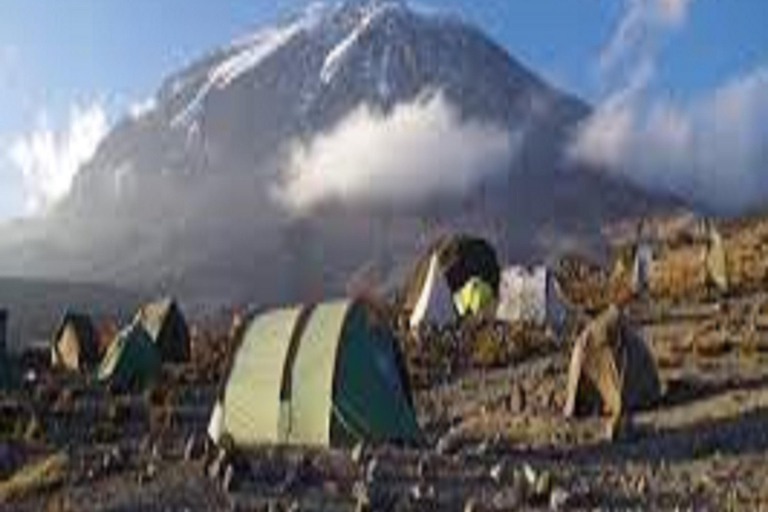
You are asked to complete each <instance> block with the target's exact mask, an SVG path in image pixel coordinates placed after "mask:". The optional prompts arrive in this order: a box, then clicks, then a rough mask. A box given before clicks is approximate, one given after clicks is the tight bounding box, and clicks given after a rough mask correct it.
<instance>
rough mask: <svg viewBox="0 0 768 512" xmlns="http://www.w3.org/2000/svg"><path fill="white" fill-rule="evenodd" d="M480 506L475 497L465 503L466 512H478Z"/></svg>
mask: <svg viewBox="0 0 768 512" xmlns="http://www.w3.org/2000/svg"><path fill="white" fill-rule="evenodd" d="M478 510H479V507H478V506H477V500H476V499H475V498H469V499H468V500H467V501H466V502H465V503H464V512H477V511H478Z"/></svg>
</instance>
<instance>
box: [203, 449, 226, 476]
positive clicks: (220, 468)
mask: <svg viewBox="0 0 768 512" xmlns="http://www.w3.org/2000/svg"><path fill="white" fill-rule="evenodd" d="M228 461H229V455H228V453H227V451H226V450H220V451H219V453H218V454H217V455H216V458H214V459H213V462H211V465H210V466H208V477H209V478H211V479H212V480H216V479H219V478H221V476H222V473H223V472H224V469H225V466H226V463H227V462H228Z"/></svg>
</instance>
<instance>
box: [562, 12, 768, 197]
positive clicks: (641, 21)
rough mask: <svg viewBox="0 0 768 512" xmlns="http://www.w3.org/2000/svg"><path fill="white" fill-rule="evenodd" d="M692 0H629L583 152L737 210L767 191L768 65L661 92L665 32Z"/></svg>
mask: <svg viewBox="0 0 768 512" xmlns="http://www.w3.org/2000/svg"><path fill="white" fill-rule="evenodd" d="M692 4H693V2H692V0H627V2H626V10H625V13H624V16H623V17H622V20H621V22H620V23H619V25H618V27H617V30H616V32H615V33H614V34H613V36H612V37H611V39H610V41H609V43H608V44H607V45H606V47H605V49H604V50H603V52H602V53H601V54H600V56H599V65H600V70H601V81H602V85H603V87H604V88H605V89H606V90H608V93H607V94H606V95H605V96H604V98H603V99H602V100H601V101H600V102H599V103H598V105H597V107H596V108H595V111H594V113H593V115H592V116H591V117H590V118H588V119H587V120H586V121H585V122H584V123H582V126H581V128H580V130H579V132H578V134H577V137H576V139H575V141H574V143H573V144H572V146H571V148H570V151H569V154H570V156H571V157H572V158H574V159H575V160H577V161H579V162H582V163H586V164H589V165H594V166H598V167H601V168H603V169H606V170H608V171H609V172H616V173H620V174H622V175H623V176H625V177H626V178H628V179H629V180H631V181H633V182H634V183H636V184H638V185H640V186H643V187H645V188H647V189H650V190H654V191H660V192H665V193H673V194H676V195H678V196H680V197H683V198H686V199H689V200H692V201H694V202H696V203H697V204H701V205H707V206H710V207H715V208H717V209H720V210H721V211H728V212H736V211H739V210H740V209H743V208H745V207H749V206H752V205H754V204H755V203H756V202H758V201H760V200H762V199H765V197H766V195H768V194H767V193H768V172H766V171H768V66H763V67H758V68H757V69H755V70H753V71H752V72H750V73H747V74H744V75H742V76H738V77H733V78H731V79H729V80H727V81H726V82H725V83H723V84H722V85H721V86H719V87H717V88H715V89H713V90H711V91H705V92H703V93H700V94H699V95H698V96H697V97H695V98H693V99H691V100H689V101H686V102H679V101H678V102H673V101H670V100H669V99H667V98H660V97H652V96H651V94H650V92H649V87H648V86H649V84H650V83H651V82H652V81H653V80H654V79H655V69H656V62H657V60H658V57H659V46H660V45H659V44H658V43H659V41H660V39H661V38H662V37H663V36H664V35H665V34H666V33H667V32H668V31H670V30H673V29H679V28H680V27H681V26H683V25H684V23H685V21H686V20H687V17H688V14H689V12H690V8H691V6H692Z"/></svg>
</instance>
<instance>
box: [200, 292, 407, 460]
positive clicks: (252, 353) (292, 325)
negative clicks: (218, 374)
mask: <svg viewBox="0 0 768 512" xmlns="http://www.w3.org/2000/svg"><path fill="white" fill-rule="evenodd" d="M208 431H209V434H210V435H211V437H212V439H213V440H214V441H215V442H219V441H220V440H221V439H222V437H224V436H228V437H230V438H231V441H233V442H234V444H235V445H236V446H240V447H248V446H256V445H261V444H294V445H306V446H350V445H353V444H355V443H357V442H359V441H366V442H373V443H377V442H403V443H414V442H416V441H418V439H419V437H420V431H419V427H418V424H417V422H416V416H415V414H414V411H413V407H412V403H411V398H410V390H409V386H408V381H407V375H406V373H405V371H404V367H403V365H402V360H401V357H400V353H399V349H398V345H397V341H396V340H395V338H394V337H393V335H392V333H391V331H390V330H389V328H388V327H387V326H386V325H385V324H384V323H380V322H378V321H377V319H376V317H375V314H374V313H373V312H372V311H371V309H370V308H369V306H368V305H366V304H365V303H363V302H361V301H336V302H329V303H323V304H320V305H317V306H314V307H305V308H300V307H296V308H290V309H280V310H275V311H271V312H268V313H265V314H262V315H259V316H256V317H254V318H253V319H252V320H251V321H250V322H249V323H248V324H247V325H246V326H245V328H244V330H243V333H242V336H241V338H240V340H239V347H238V348H237V350H236V352H235V353H234V354H233V359H232V362H231V366H230V369H229V371H228V374H227V375H226V376H225V380H224V382H223V386H222V389H221V392H220V396H219V400H218V402H217V404H216V406H215V407H214V411H213V413H212V415H211V422H210V424H209V429H208Z"/></svg>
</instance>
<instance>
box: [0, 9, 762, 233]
mask: <svg viewBox="0 0 768 512" xmlns="http://www.w3.org/2000/svg"><path fill="white" fill-rule="evenodd" d="M413 3H415V4H417V5H420V6H424V7H428V8H430V9H438V10H441V11H446V12H452V13H458V14H459V15H461V16H463V17H464V18H466V19H467V20H469V21H470V22H472V23H474V24H476V25H478V26H480V27H481V28H482V29H484V30H485V31H486V32H487V33H488V34H489V35H490V36H492V37H493V38H494V39H495V40H496V41H498V42H499V43H500V44H501V45H503V46H504V47H505V48H506V49H507V50H508V51H509V52H510V54H511V55H513V56H514V57H515V58H517V59H518V60H520V61H521V62H522V63H523V64H525V65H527V66H528V67H530V68H531V69H532V70H533V71H534V72H536V73H538V74H539V75H541V76H542V77H543V78H545V79H546V80H548V81H549V82H550V83H552V84H554V85H556V86H558V87H560V88H562V89H565V90H566V91H568V92H571V93H573V94H575V95H578V96H580V97H582V98H584V99H585V100H587V101H589V102H590V103H592V104H593V105H596V106H597V105H601V104H603V103H609V104H610V100H611V99H612V98H614V97H615V96H616V95H617V92H621V91H625V90H627V89H631V88H632V84H633V82H634V81H635V78H634V73H635V71H637V70H644V71H648V70H650V71H648V72H646V73H645V75H644V78H643V79H642V90H643V94H644V95H645V97H646V98H647V97H652V98H654V101H657V100H659V101H660V100H665V101H668V102H682V103H683V104H685V103H686V102H695V101H698V100H697V98H702V97H706V95H708V94H710V92H711V91H716V90H718V88H722V87H723V86H724V84H728V83H729V81H732V80H734V77H744V76H751V75H750V74H754V73H755V71H756V70H759V69H765V67H766V66H768V30H765V22H766V21H767V20H768V1H766V0H729V1H724V0H535V1H534V0H525V1H524V0H514V1H512V0H482V1H478V0H445V1H438V0H418V1H417V2H413ZM305 4H307V2H306V1H303V0H277V1H275V0H270V1H267V0H207V1H202V0H162V1H158V0H67V1H66V2H62V1H51V0H2V2H0V219H3V218H10V217H16V216H21V215H25V214H29V213H30V212H34V211H37V210H39V209H40V208H44V207H45V206H46V201H48V200H49V199H50V198H51V197H59V196H61V194H62V193H64V192H65V191H66V189H67V187H68V184H69V182H70V181H71V177H72V175H74V173H75V172H76V171H77V167H78V165H79V163H80V162H81V161H82V160H83V159H87V157H88V156H89V155H90V154H92V153H93V151H94V149H95V144H96V143H97V142H98V140H99V138H100V137H101V136H102V135H103V134H104V133H105V132H106V131H107V130H108V128H109V126H110V125H111V124H113V123H114V122H115V121H116V120H117V119H119V118H121V117H123V116H125V115H128V113H129V112H130V111H131V109H133V108H137V107H138V106H139V105H141V104H142V102H144V101H145V100H146V99H147V98H150V97H151V96H152V94H153V93H154V91H155V90H156V89H157V88H158V87H159V85H160V83H161V81H162V80H163V78H164V77H166V76H167V75H169V74H170V73H172V72H174V71H176V70H178V69H180V68H182V67H183V66H184V65H186V64H188V63H190V62H192V61H194V60H195V59H196V58H198V57H200V56H202V55H204V54H205V53H207V52H209V51H210V50H211V49H213V48H215V47H217V46H220V45H223V44H226V43H227V42H228V41H230V40H232V39H234V38H236V37H238V36H240V35H242V34H244V33H247V32H248V31H250V30H253V29H255V28H257V27H258V26H260V25H262V24H265V23H268V22H270V21H272V20H275V19H278V18H280V17H281V16H285V15H287V14H291V13H294V12H297V11H299V10H300V9H302V8H303V7H304V5H305ZM643 4H648V5H650V4H654V5H655V4H658V5H659V6H663V9H664V15H663V16H661V17H660V18H661V19H660V20H655V21H648V20H645V22H642V21H640V22H638V19H640V18H642V16H643V8H642V7H640V6H642V5H643ZM646 15H647V12H646ZM633 16H634V25H633ZM633 52H634V53H638V52H639V53H641V54H642V55H641V56H640V57H636V56H634V57H633V56H632V55H629V54H630V53H633ZM617 61H619V62H618V63H617ZM649 63H650V65H649V66H647V67H644V66H643V65H644V64H649ZM625 68H628V69H625ZM617 75H618V76H619V78H616V76H617ZM763 78H764V77H761V80H760V83H761V84H762V83H763V80H762V79H763ZM761 97H764V96H761ZM611 113H612V114H615V112H614V111H611ZM611 120H613V118H611ZM602 126H603V125H600V126H598V127H597V128H596V129H595V133H597V134H598V135H599V134H600V133H601V132H600V130H598V128H600V127H602ZM589 135H590V136H592V135H594V133H590V134H589ZM587 139H588V140H586V142H585V144H584V147H585V148H587V150H586V151H587V152H588V153H589V150H591V149H593V148H594V147H601V146H600V143H602V139H600V138H599V137H597V142H595V141H594V140H593V139H594V137H592V138H589V137H588V138H587ZM641 148H642V146H641ZM52 162H54V163H55V165H54V164H52ZM48 164H50V165H48ZM50 169H54V171H55V173H54V171H50ZM47 173H54V174H51V175H49V174H47Z"/></svg>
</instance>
